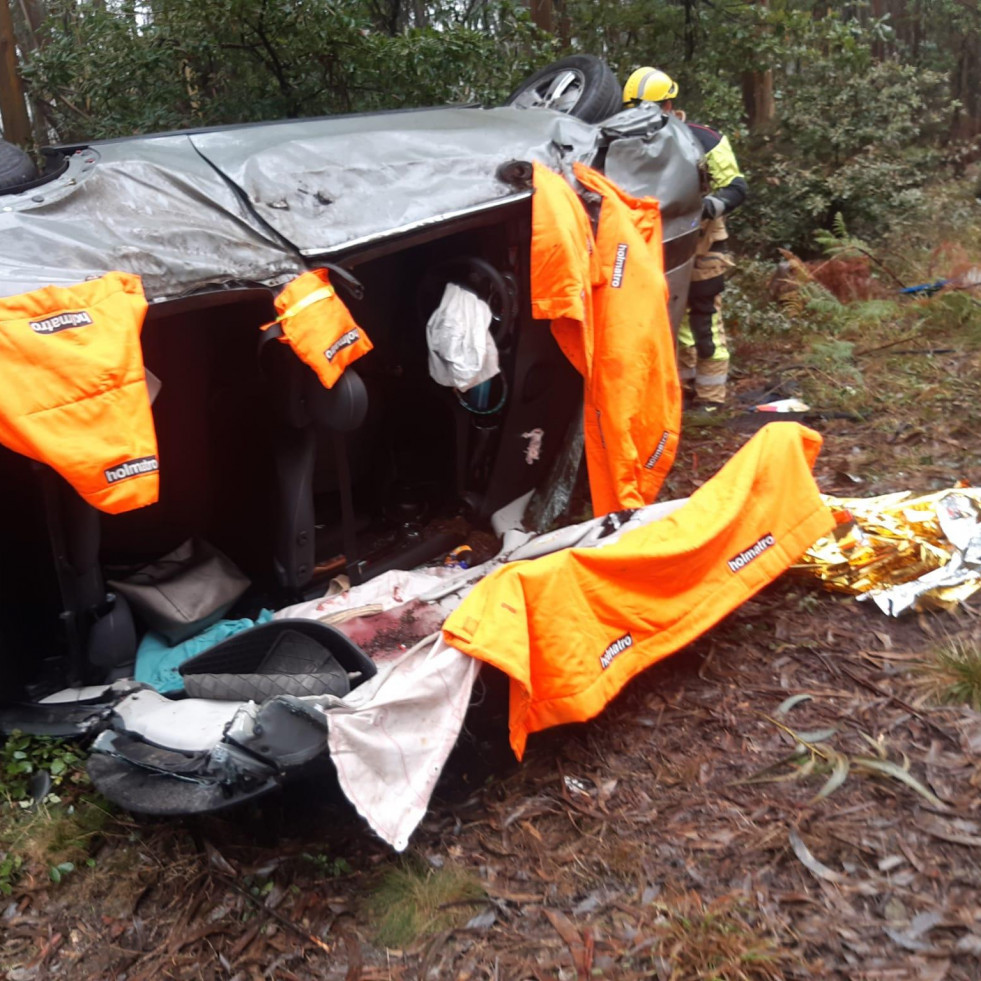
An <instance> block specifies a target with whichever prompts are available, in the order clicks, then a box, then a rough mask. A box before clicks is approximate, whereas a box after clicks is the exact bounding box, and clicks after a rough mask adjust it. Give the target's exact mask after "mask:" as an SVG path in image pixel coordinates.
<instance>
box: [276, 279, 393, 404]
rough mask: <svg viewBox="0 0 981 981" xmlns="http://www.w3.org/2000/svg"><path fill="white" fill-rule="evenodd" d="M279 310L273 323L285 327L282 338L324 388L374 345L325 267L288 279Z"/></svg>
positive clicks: (332, 385)
mask: <svg viewBox="0 0 981 981" xmlns="http://www.w3.org/2000/svg"><path fill="white" fill-rule="evenodd" d="M276 311H277V313H278V314H279V316H278V317H277V318H276V319H275V320H274V321H273V323H278V324H279V325H280V326H281V327H282V330H283V334H282V336H281V337H280V338H279V339H280V341H282V342H283V343H284V344H289V345H290V347H291V348H293V351H294V352H295V353H296V355H297V357H299V358H300V359H301V360H302V361H304V362H305V363H306V364H308V365H309V366H310V367H311V368H313V370H314V371H315V372H316V373H317V377H318V378H319V379H320V381H321V382H322V383H323V385H324V387H325V388H333V387H334V385H335V384H336V383H337V379H338V378H340V377H341V375H342V374H343V372H344V369H345V368H346V367H347V366H348V365H349V364H351V362H352V361H357V359H358V358H360V357H361V356H362V355H364V354H367V353H368V352H369V351H370V350H371V349H372V347H373V346H374V345H373V344H372V343H371V341H370V340H369V339H368V335H367V334H366V333H365V332H364V330H362V328H361V327H359V326H358V325H357V323H355V320H354V317H352V316H351V311H350V310H348V308H347V307H346V306H345V305H344V301H343V300H341V298H340V297H339V296H338V295H337V292H336V291H335V290H334V287H333V286H331V285H330V276H329V274H328V273H327V270H326V269H313V270H311V271H310V272H305V273H303V274H302V275H300V276H297V277H296V279H294V280H292V281H291V282H290V283H288V284H287V285H286V288H285V289H284V290H283V291H282V292H281V293H280V294H279V296H278V297H276ZM271 326H272V324H266V325H265V327H264V328H263V329H264V330H265V329H266V328H268V327H271Z"/></svg>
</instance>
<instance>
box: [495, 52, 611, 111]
mask: <svg viewBox="0 0 981 981" xmlns="http://www.w3.org/2000/svg"><path fill="white" fill-rule="evenodd" d="M622 104H623V98H622V95H621V90H620V83H619V82H618V81H617V77H616V75H614V74H613V72H612V71H611V70H610V68H609V66H608V65H607V64H606V62H605V61H603V60H602V59H601V58H597V57H596V56H595V55H570V56H569V57H568V58H563V59H562V60H561V61H555V62H553V63H552V64H551V65H546V66H545V67H544V68H542V69H541V70H540V71H537V72H535V74H534V75H530V76H529V77H528V78H526V79H525V81H523V82H522V83H521V84H520V85H519V86H518V87H517V88H516V89H515V90H514V91H513V92H512V93H511V94H510V95H509V96H508V98H507V102H506V105H509V106H514V107H515V108H517V109H537V108H547V109H557V110H558V111H559V112H564V113H568V115H570V116H576V117H577V118H578V119H582V120H584V121H585V122H587V123H597V122H599V121H600V120H601V119H608V118H609V117H610V116H612V115H613V114H614V113H615V112H617V111H618V110H619V109H620V107H621V106H622Z"/></svg>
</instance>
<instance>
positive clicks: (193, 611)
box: [109, 540, 249, 645]
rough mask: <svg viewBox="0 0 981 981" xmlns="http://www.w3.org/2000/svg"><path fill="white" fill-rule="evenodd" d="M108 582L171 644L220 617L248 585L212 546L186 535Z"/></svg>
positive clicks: (225, 556) (196, 631) (231, 563)
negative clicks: (177, 543) (156, 556)
mask: <svg viewBox="0 0 981 981" xmlns="http://www.w3.org/2000/svg"><path fill="white" fill-rule="evenodd" d="M109 586H110V588H112V589H113V590H115V591H116V592H117V593H119V594H120V595H122V596H125V597H126V599H127V600H128V601H129V604H130V606H131V607H132V608H133V611H134V612H135V613H136V614H137V615H138V616H139V617H140V618H141V619H142V620H143V621H144V622H145V623H146V625H147V626H148V627H149V628H150V629H151V630H154V631H156V632H157V633H159V634H163V636H164V637H166V639H167V641H168V643H170V644H171V645H174V644H179V643H180V642H181V641H182V640H186V639H187V638H188V637H191V636H193V635H194V634H196V633H199V632H200V631H201V630H203V629H204V628H205V627H209V626H211V624H213V623H215V622H216V621H217V620H220V619H221V618H222V617H223V616H224V615H225V613H227V612H228V609H229V607H230V606H231V605H232V604H233V603H234V602H235V600H237V599H238V598H239V597H240V596H241V595H242V593H244V592H245V590H246V589H248V587H249V580H248V578H247V577H246V576H245V575H243V574H242V572H240V571H239V569H238V568H237V567H236V566H235V564H234V563H233V562H232V560H231V559H229V558H228V556H227V555H224V554H223V553H222V552H220V551H219V550H218V549H217V548H215V547H214V546H213V545H209V544H208V543H207V542H204V541H199V540H188V541H186V542H184V544H183V545H180V546H178V547H177V548H176V549H174V551H173V552H170V553H169V554H168V555H165V556H163V558H160V559H157V560H156V561H155V562H151V563H150V564H149V565H146V566H144V567H143V568H142V569H140V570H139V571H138V572H135V573H133V575H131V576H128V577H127V578H126V579H120V580H110V581H109Z"/></svg>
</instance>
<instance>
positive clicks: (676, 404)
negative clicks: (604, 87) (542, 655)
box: [573, 163, 681, 514]
mask: <svg viewBox="0 0 981 981" xmlns="http://www.w3.org/2000/svg"><path fill="white" fill-rule="evenodd" d="M573 171H574V173H575V175H576V178H577V179H578V181H579V182H580V183H581V184H582V185H583V186H584V187H586V188H587V189H588V190H590V191H593V192H594V193H596V194H598V195H600V197H601V199H602V203H601V205H600V216H599V226H598V228H597V231H596V249H597V253H598V255H599V260H600V264H601V267H602V272H603V277H602V281H601V283H600V284H599V285H598V286H596V287H595V288H594V290H593V311H594V316H595V318H596V329H595V331H594V337H595V340H594V346H595V350H594V354H593V359H594V367H593V371H592V373H591V376H590V379H589V383H588V385H587V386H586V393H585V394H586V406H585V419H584V423H585V437H586V460H587V464H588V466H589V486H590V491H591V493H592V499H593V513H594V514H605V513H607V512H609V511H615V510H618V509H620V508H625V507H640V506H642V505H644V504H650V503H651V502H652V501H653V500H654V498H655V497H656V496H657V492H658V491H659V490H660V489H661V484H662V483H663V482H664V478H665V477H666V476H667V475H668V471H669V470H670V469H671V465H672V464H673V463H674V458H675V454H676V452H677V449H678V436H679V433H680V430H681V385H680V383H679V381H678V366H677V363H676V361H675V339H674V334H673V332H672V330H671V320H670V318H669V316H668V284H667V280H666V279H665V277H664V251H663V244H662V237H661V207H660V205H659V204H658V202H657V201H656V200H655V199H654V198H635V197H632V196H631V195H629V194H627V193H626V192H624V191H622V190H621V189H620V188H619V187H617V185H616V184H614V183H613V181H611V180H609V179H608V178H607V177H605V176H603V175H602V174H600V173H598V172H597V171H595V170H592V169H590V168H589V167H585V166H583V165H582V164H579V163H577V164H574V165H573Z"/></svg>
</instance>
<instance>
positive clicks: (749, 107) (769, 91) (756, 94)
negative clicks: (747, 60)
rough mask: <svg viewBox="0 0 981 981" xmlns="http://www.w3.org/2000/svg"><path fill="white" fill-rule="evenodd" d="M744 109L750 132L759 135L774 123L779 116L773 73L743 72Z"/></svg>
mask: <svg viewBox="0 0 981 981" xmlns="http://www.w3.org/2000/svg"><path fill="white" fill-rule="evenodd" d="M743 107H744V108H745V110H746V118H747V119H748V121H749V129H750V132H753V133H757V132H759V131H760V130H764V129H766V128H767V127H768V126H770V125H771V124H772V123H773V120H774V119H775V118H776V115H777V107H776V102H775V101H774V98H773V72H772V71H771V70H770V69H769V68H768V69H767V70H766V71H762V72H752V71H749V72H743Z"/></svg>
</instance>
